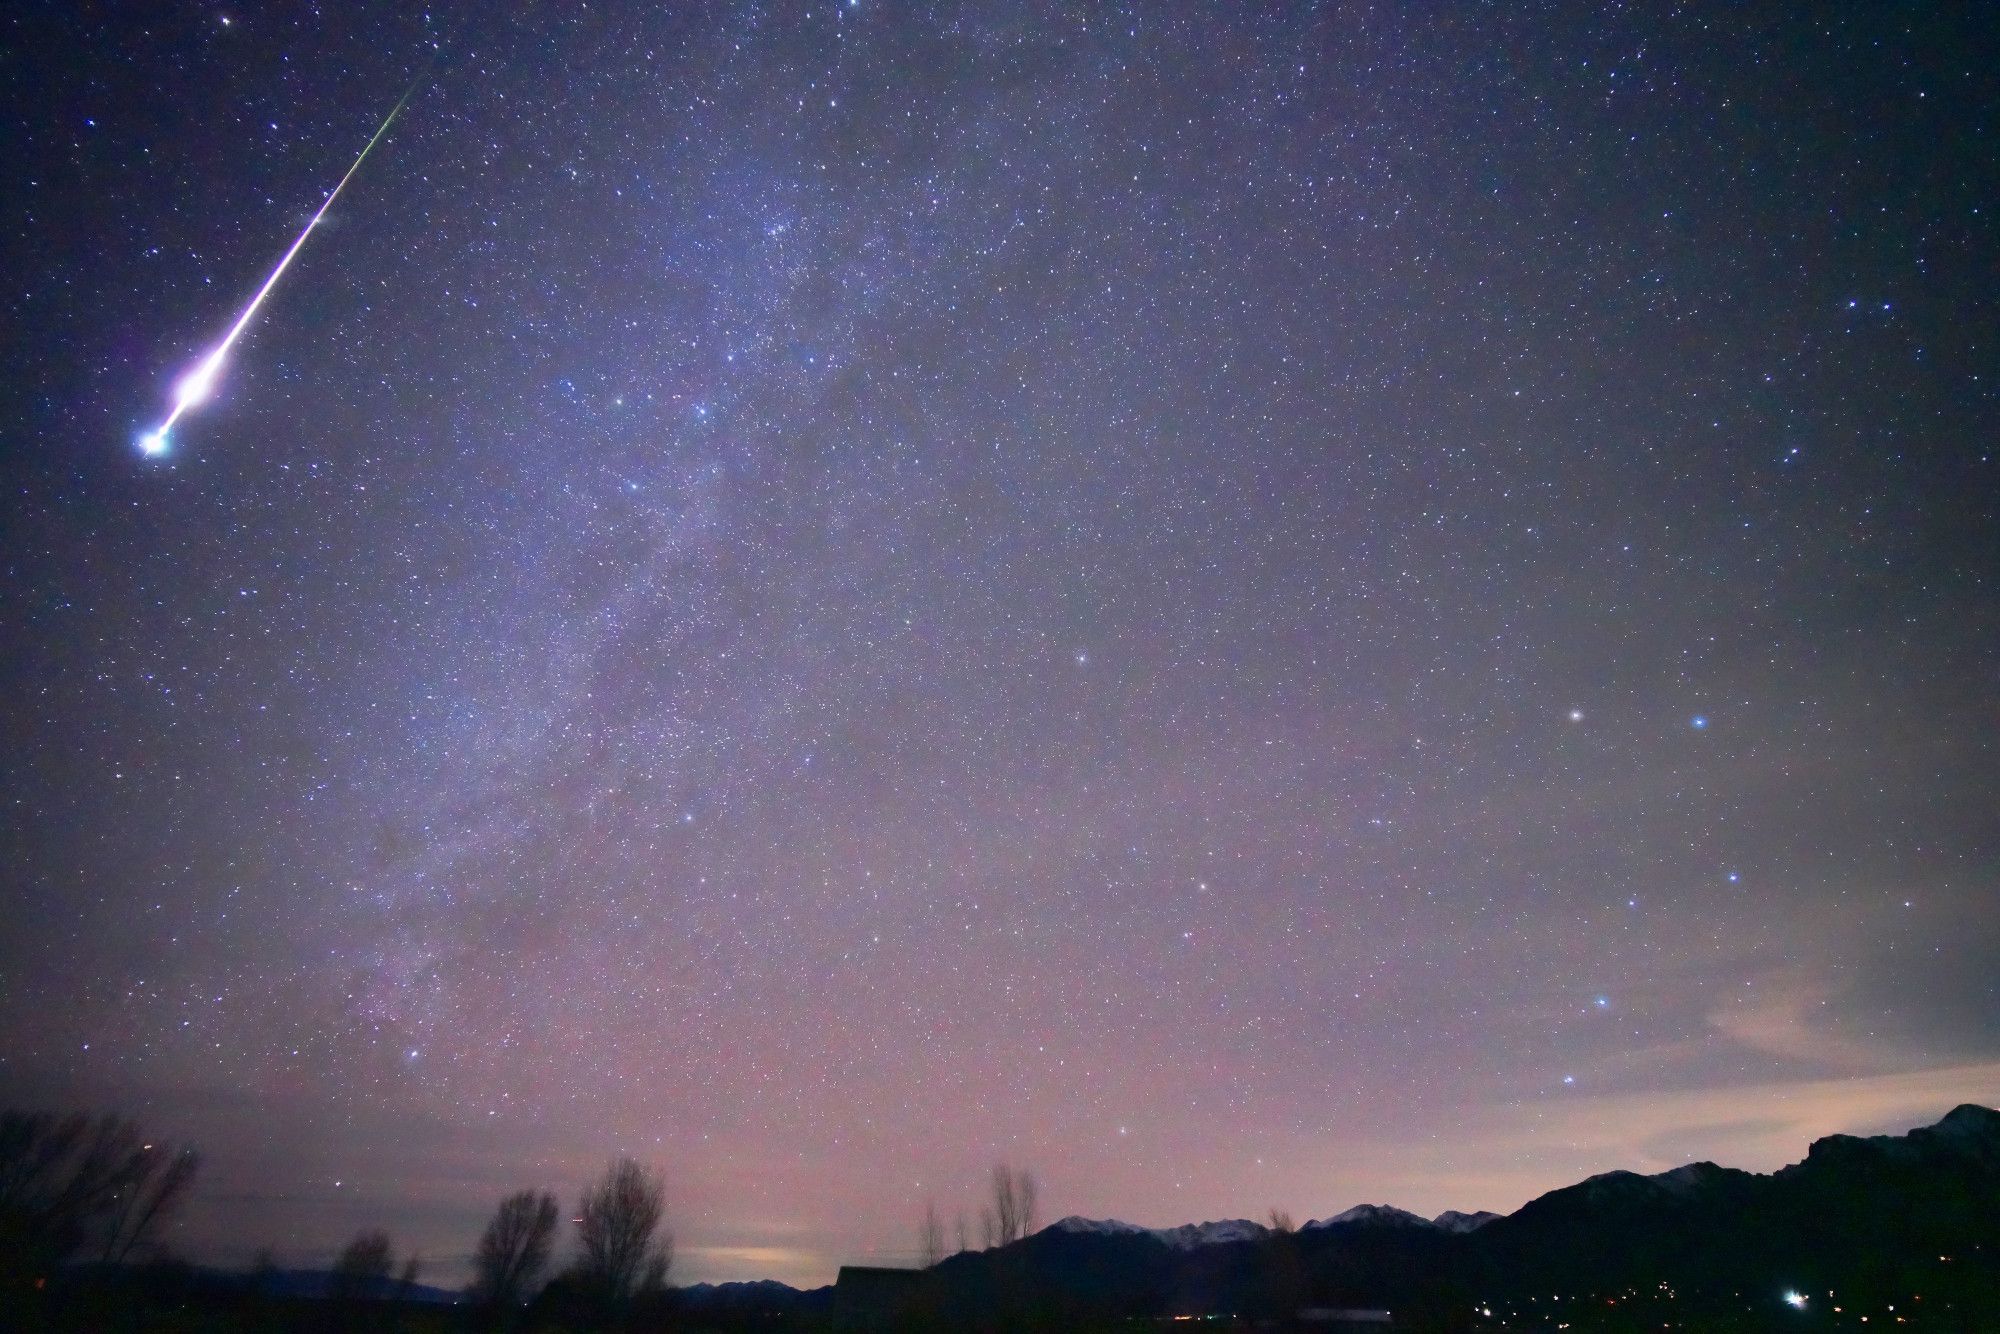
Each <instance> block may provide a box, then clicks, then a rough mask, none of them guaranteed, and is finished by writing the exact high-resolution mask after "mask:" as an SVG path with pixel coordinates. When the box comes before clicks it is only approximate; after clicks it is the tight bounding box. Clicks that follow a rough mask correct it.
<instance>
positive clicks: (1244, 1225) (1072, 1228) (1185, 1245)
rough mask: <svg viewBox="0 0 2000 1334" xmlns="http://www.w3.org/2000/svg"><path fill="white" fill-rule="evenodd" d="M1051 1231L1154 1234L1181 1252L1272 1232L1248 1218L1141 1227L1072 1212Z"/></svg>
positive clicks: (1117, 1220) (1114, 1234) (1112, 1234)
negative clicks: (1174, 1225)
mask: <svg viewBox="0 0 2000 1334" xmlns="http://www.w3.org/2000/svg"><path fill="white" fill-rule="evenodd" d="M1047 1230H1048V1231H1050V1232H1068V1233H1072V1234H1079V1235H1083V1236H1093V1237H1139V1236H1145V1237H1151V1238H1153V1239H1154V1240H1155V1241H1158V1242H1160V1243H1161V1244H1162V1245H1165V1246H1171V1247H1173V1248H1174V1249H1175V1250H1177V1251H1191V1250H1194V1249H1196V1248H1197V1247H1201V1246H1219V1245H1221V1244H1222V1243H1224V1242H1230V1241H1256V1240H1257V1239H1258V1238H1260V1237H1263V1236H1266V1235H1268V1234H1269V1232H1270V1229H1269V1228H1267V1227H1265V1226H1264V1225H1263V1224H1262V1223H1253V1222H1251V1221H1250V1220H1249V1219H1247V1218H1225V1219H1222V1220H1220V1221H1218V1222H1213V1223H1183V1224H1182V1225H1181V1226H1179V1227H1140V1226H1139V1225H1138V1224H1136V1223H1127V1222H1125V1221H1124V1220H1123V1219H1118V1218H1084V1217H1082V1216H1080V1215H1077V1214H1071V1215H1070V1216H1069V1217H1068V1218H1064V1219H1061V1220H1059V1221H1057V1222H1054V1223H1051V1224H1049V1226H1048V1229H1047Z"/></svg>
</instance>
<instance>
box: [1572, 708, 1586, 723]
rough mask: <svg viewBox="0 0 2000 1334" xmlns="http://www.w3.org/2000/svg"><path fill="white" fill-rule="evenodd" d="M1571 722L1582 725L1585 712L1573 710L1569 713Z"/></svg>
mask: <svg viewBox="0 0 2000 1334" xmlns="http://www.w3.org/2000/svg"><path fill="white" fill-rule="evenodd" d="M1569 720H1570V721H1571V722H1573V723H1580V722H1582V721H1583V710H1582V709H1571V710H1570V711H1569Z"/></svg>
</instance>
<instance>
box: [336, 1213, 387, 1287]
mask: <svg viewBox="0 0 2000 1334" xmlns="http://www.w3.org/2000/svg"><path fill="white" fill-rule="evenodd" d="M395 1259H396V1257H395V1252H394V1250H393V1249H392V1248H391V1246H390V1245H389V1234H388V1233H386V1232H383V1231H381V1230H380V1229H379V1228H378V1229H372V1230H370V1231H366V1232H360V1233H357V1234H356V1235H355V1238H354V1240H353V1241H350V1242H348V1243H347V1245H346V1247H345V1248H343V1249H342V1251H341V1252H340V1258H339V1259H337V1260H335V1261H334V1262H333V1274H332V1276H331V1280H330V1282H329V1283H328V1285H327V1295H328V1296H330V1297H331V1298H332V1299H333V1300H334V1301H335V1302H338V1303H342V1304H352V1303H354V1302H358V1301H362V1300H364V1299H367V1298H373V1297H380V1296H382V1295H384V1293H383V1290H384V1289H385V1288H386V1287H387V1285H388V1282H389V1270H390V1269H392V1268H393V1267H394V1266H395Z"/></svg>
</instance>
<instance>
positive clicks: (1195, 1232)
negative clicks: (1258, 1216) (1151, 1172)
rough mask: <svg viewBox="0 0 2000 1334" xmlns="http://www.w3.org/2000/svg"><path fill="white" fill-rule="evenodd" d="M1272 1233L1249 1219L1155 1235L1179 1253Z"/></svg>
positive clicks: (1165, 1229)
mask: <svg viewBox="0 0 2000 1334" xmlns="http://www.w3.org/2000/svg"><path fill="white" fill-rule="evenodd" d="M1270 1231H1271V1229H1269V1228H1267V1227H1265V1226H1264V1225H1263V1224H1262V1223H1253V1222H1251V1221H1250V1220H1249V1219H1247V1218H1224V1219H1221V1220H1219V1221H1217V1222H1213V1223H1183V1224H1182V1225H1181V1226H1179V1227H1162V1228H1154V1229H1153V1235H1154V1236H1156V1237H1158V1238H1159V1239H1160V1240H1161V1241H1164V1242H1165V1243H1167V1245H1169V1246H1171V1247H1173V1248H1174V1249H1175V1250H1177V1251H1191V1250H1194V1249H1195V1248H1196V1247H1198V1246H1219V1245H1221V1244H1222V1243H1224V1242H1229V1241H1256V1240H1258V1239H1260V1238H1262V1237H1264V1236H1267V1235H1269V1233H1270Z"/></svg>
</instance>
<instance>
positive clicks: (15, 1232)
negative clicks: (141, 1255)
mask: <svg viewBox="0 0 2000 1334" xmlns="http://www.w3.org/2000/svg"><path fill="white" fill-rule="evenodd" d="M197 1165H198V1160H197V1159H196V1158H195V1155H194V1154H193V1153H191V1152H181V1153H176V1152H174V1151H173V1150H171V1149H169V1148H167V1147H166V1146H165V1145H159V1144H154V1143H152V1142H150V1141H148V1140H147V1139H146V1138H145V1137H144V1136H143V1135H141V1134H140V1133H139V1129H138V1127H136V1126H134V1125H133V1124H132V1123H131V1122H129V1121H126V1120H124V1119H123V1118H121V1117H117V1116H110V1115H106V1116H100V1117H98V1118H96V1119H95V1120H93V1119H92V1118H90V1117H88V1116H86V1115H84V1114H82V1113H80V1112H76V1113H69V1114H66V1115H60V1116H58V1115H55V1114H52V1113H47V1112H22V1111H8V1112H0V1256H4V1260H5V1262H6V1263H8V1264H15V1265H29V1266H40V1265H52V1264H59V1263H61V1262H62V1261H64V1260H66V1259H68V1258H70V1257H71V1256H73V1255H75V1254H76V1253H77V1252H78V1251H79V1250H82V1249H83V1248H84V1247H85V1246H86V1245H93V1244H94V1245H95V1246H96V1248H97V1250H98V1253H99V1258H101V1259H106V1260H121V1261H122V1260H124V1259H126V1258H128V1257H129V1256H131V1255H132V1253H133V1252H134V1250H135V1249H137V1248H138V1247H140V1246H142V1245H144V1244H146V1243H148V1242H150V1241H151V1240H152V1239H153V1237H154V1236H155V1235H156V1234H157V1232H158V1230H159V1228H160V1226H161V1225H162V1224H163V1223H164V1222H165V1221H166V1220H167V1218H168V1217H169V1216H170V1215H171V1214H172V1212H173V1210H174V1208H175V1207H176V1206H178V1205H179V1204H180V1202H181V1201H182V1200H183V1199H185V1198H186V1195H187V1192H188V1188H189V1187H190V1186H191V1185H192V1184H193V1182H194V1176H195V1171H196V1167H197Z"/></svg>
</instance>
